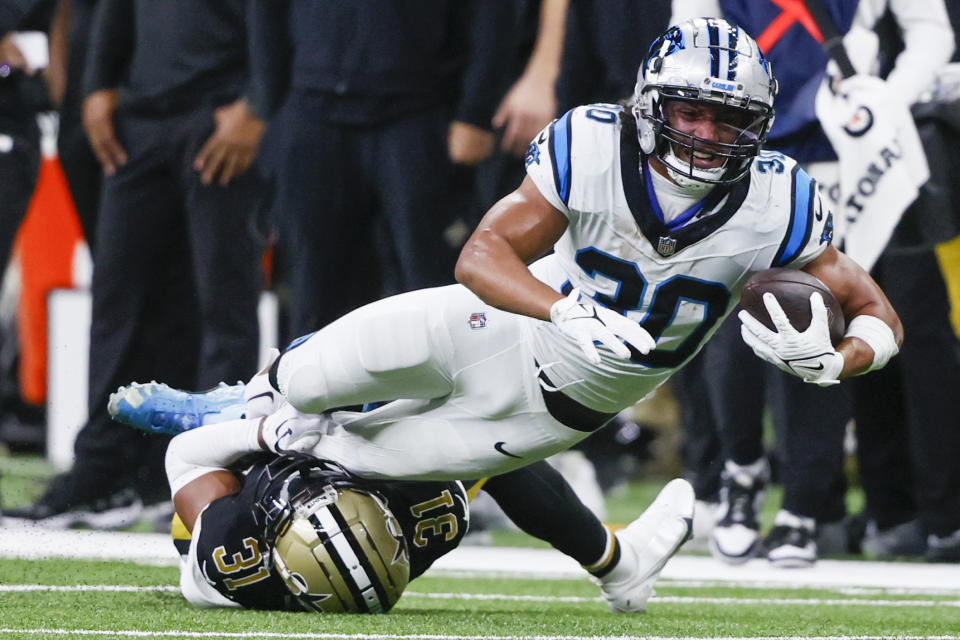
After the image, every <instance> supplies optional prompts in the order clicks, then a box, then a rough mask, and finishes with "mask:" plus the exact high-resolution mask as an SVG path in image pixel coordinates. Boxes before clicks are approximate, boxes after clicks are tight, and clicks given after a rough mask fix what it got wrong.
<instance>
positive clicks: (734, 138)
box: [632, 18, 777, 185]
mask: <svg viewBox="0 0 960 640" xmlns="http://www.w3.org/2000/svg"><path fill="white" fill-rule="evenodd" d="M776 94H777V81H776V79H775V78H774V77H773V75H772V72H771V70H770V65H769V63H768V62H767V60H766V59H765V58H764V57H763V53H762V52H761V51H760V48H759V47H758V46H757V43H756V41H754V39H753V38H751V37H750V36H749V35H747V34H746V32H744V31H743V30H742V29H741V28H740V27H738V26H736V25H732V24H730V23H728V22H727V21H725V20H722V19H719V18H696V19H693V20H689V21H687V22H684V23H681V24H679V25H676V26H674V27H670V28H669V29H667V31H665V32H664V33H663V34H662V35H661V36H659V37H658V38H657V39H656V40H655V41H654V42H653V44H652V45H651V47H650V50H649V52H648V54H647V58H646V60H645V61H644V63H643V65H642V66H641V67H640V71H639V73H638V74H637V84H636V87H635V89H634V95H633V99H632V111H633V115H634V117H635V118H636V121H637V133H638V136H639V139H640V147H641V149H642V150H643V152H644V153H646V154H648V155H649V154H655V155H656V157H657V158H658V159H659V160H661V161H662V162H663V163H664V164H665V165H666V167H667V170H668V172H669V173H670V176H671V177H672V178H673V179H674V180H675V181H676V182H678V183H679V184H681V185H685V184H691V182H695V183H709V184H731V183H734V182H736V181H738V180H740V179H742V178H743V177H744V176H745V175H746V174H747V172H748V171H749V170H750V165H751V163H752V162H753V160H754V158H756V156H757V154H758V153H759V152H760V149H761V147H762V146H763V143H764V142H765V141H766V137H767V133H769V131H770V127H771V126H772V125H773V117H774V110H773V100H774V97H775V96H776ZM677 103H687V104H696V105H715V107H711V108H714V109H716V111H717V113H718V116H717V120H722V122H721V124H722V125H723V129H722V134H720V135H718V136H717V138H716V139H712V140H710V139H705V138H702V137H699V136H697V135H694V134H692V133H690V132H687V131H683V130H681V129H678V128H677V127H676V126H673V124H672V123H671V117H670V114H669V113H668V110H669V109H668V106H671V104H673V105H676V104H677ZM696 159H699V160H700V162H697V160H696ZM717 159H719V160H717ZM708 160H714V162H713V164H716V163H717V162H720V164H719V166H710V163H709V162H707V161H708ZM698 165H700V166H698ZM704 165H706V166H704Z"/></svg>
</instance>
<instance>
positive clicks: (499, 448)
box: [493, 441, 523, 460]
mask: <svg viewBox="0 0 960 640" xmlns="http://www.w3.org/2000/svg"><path fill="white" fill-rule="evenodd" d="M505 444H507V443H506V442H503V441H500V442H498V443H496V444H495V445H493V448H494V449H496V450H497V453H502V454H503V455H505V456H510V457H511V458H516V459H517V460H520V459H522V458H523V456H515V455H513V454H512V453H510V452H509V451H507V450H506V449H504V448H503V445H505Z"/></svg>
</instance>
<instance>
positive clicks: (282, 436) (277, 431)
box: [274, 419, 293, 451]
mask: <svg viewBox="0 0 960 640" xmlns="http://www.w3.org/2000/svg"><path fill="white" fill-rule="evenodd" d="M288 422H290V420H289V419H288V420H284V421H283V422H281V423H280V424H278V425H277V428H276V429H275V431H274V433H276V434H277V439H276V443H277V444H276V447H277V451H280V450H281V447H280V439H281V438H284V437H286V436H289V435H292V434H293V429H291V428H290V427H287V430H286V431H284V432H283V433H281V432H280V430H281V429H283V425H285V424H287V423H288ZM284 448H285V447H284Z"/></svg>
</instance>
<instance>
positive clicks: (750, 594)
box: [0, 560, 960, 640]
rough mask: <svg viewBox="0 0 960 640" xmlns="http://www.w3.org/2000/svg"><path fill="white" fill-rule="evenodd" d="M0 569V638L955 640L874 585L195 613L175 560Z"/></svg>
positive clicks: (498, 595)
mask: <svg viewBox="0 0 960 640" xmlns="http://www.w3.org/2000/svg"><path fill="white" fill-rule="evenodd" d="M0 576H2V578H0V637H2V638H6V637H10V638H62V637H164V638H171V637H172V638H230V637H243V638H276V637H296V638H403V637H410V638H435V639H437V640H443V639H447V638H451V639H452V638H464V637H477V638H488V637H501V638H506V637H509V638H517V639H520V638H542V639H544V640H548V639H551V638H557V639H559V638H574V637H576V638H601V637H614V636H618V637H636V636H647V637H649V636H654V637H660V638H688V637H711V638H734V637H751V638H752V637H789V638H811V637H839V638H853V637H858V638H859V637H864V636H870V637H898V636H899V637H902V636H911V637H917V636H924V637H930V636H940V637H960V608H958V605H960V601H958V599H957V596H956V595H953V596H944V595H929V594H927V595H916V594H914V595H904V594H897V593H890V592H884V591H879V590H860V591H859V592H858V593H856V594H851V593H849V592H847V591H846V590H845V591H843V592H841V591H824V590H807V589H789V588H784V589H779V590H773V589H755V588H742V587H727V586H720V585H717V584H706V585H699V586H692V585H689V584H688V585H684V584H676V585H674V584H671V583H670V582H663V583H662V584H661V585H660V586H658V588H657V595H656V596H655V597H654V598H653V599H652V600H651V601H650V604H649V611H648V613H647V614H645V615H631V616H624V615H616V614H613V613H610V612H609V611H608V610H607V609H606V605H605V604H603V603H601V602H600V601H599V600H598V599H597V591H596V589H595V587H593V586H592V585H591V584H590V583H589V582H587V581H586V580H532V579H519V578H504V577H502V576H500V577H486V578H485V577H476V576H473V577H460V578H458V577H450V576H438V577H429V576H426V577H423V578H421V579H419V580H417V581H415V582H414V583H412V584H411V585H410V587H409V589H408V591H407V593H406V594H405V595H404V596H403V598H402V599H401V601H400V603H399V604H398V605H397V607H395V608H394V610H393V611H392V612H391V613H389V614H387V615H383V616H362V615H338V616H332V615H331V616H324V617H322V618H321V617H320V616H317V615H316V614H305V613H275V612H257V611H237V610H211V611H202V610H198V609H194V608H192V607H191V606H189V605H188V604H186V602H184V601H183V600H182V599H181V598H180V596H179V594H178V593H177V591H176V588H175V586H174V585H175V584H176V580H177V570H176V569H174V568H165V567H161V568H158V567H149V566H142V565H136V564H131V563H118V562H85V561H76V560H73V561H70V560H39V561H25V560H2V561H0ZM58 587H59V588H58ZM65 587H68V588H65Z"/></svg>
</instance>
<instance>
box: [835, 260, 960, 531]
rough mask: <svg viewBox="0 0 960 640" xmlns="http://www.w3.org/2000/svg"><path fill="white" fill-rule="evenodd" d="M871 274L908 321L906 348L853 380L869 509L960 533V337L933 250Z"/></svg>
mask: <svg viewBox="0 0 960 640" xmlns="http://www.w3.org/2000/svg"><path fill="white" fill-rule="evenodd" d="M872 274H873V276H874V278H875V279H876V280H877V282H878V283H880V286H882V287H883V289H884V291H885V292H886V294H887V297H888V298H889V299H890V302H891V303H892V304H893V306H894V308H895V309H896V310H897V313H898V314H899V315H900V320H901V322H902V323H903V330H904V342H903V348H902V349H901V350H900V354H899V355H898V356H897V357H896V358H894V359H893V360H891V361H890V363H889V364H888V365H887V366H886V367H885V368H884V369H881V370H879V371H874V372H871V373H869V374H867V375H864V376H861V377H859V378H855V379H854V415H855V417H856V424H857V443H858V449H857V450H858V459H859V466H860V476H861V483H862V484H863V488H864V492H865V493H866V498H867V510H868V511H869V513H870V515H871V516H872V517H873V518H874V519H875V520H876V522H877V525H878V527H879V528H880V529H881V530H883V529H887V528H889V527H892V526H894V525H898V524H901V523H904V522H907V521H909V520H912V519H914V518H918V517H919V519H920V522H921V524H922V525H924V529H925V530H926V531H927V532H928V533H933V534H936V535H939V536H949V535H950V534H951V533H953V532H954V531H957V530H958V529H960V465H958V460H960V428H958V427H960V418H958V415H957V402H956V397H957V392H958V390H960V341H958V339H957V336H956V334H955V333H954V331H953V327H952V325H951V324H950V306H949V298H948V296H947V290H946V285H945V283H944V280H943V276H942V274H941V272H940V268H939V265H938V263H937V259H936V256H935V254H934V253H933V252H932V251H919V252H911V253H894V252H888V253H885V254H884V255H882V256H881V257H880V260H879V261H878V262H877V265H876V266H875V267H874V268H873V271H872Z"/></svg>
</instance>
